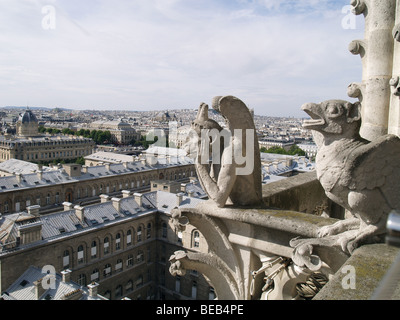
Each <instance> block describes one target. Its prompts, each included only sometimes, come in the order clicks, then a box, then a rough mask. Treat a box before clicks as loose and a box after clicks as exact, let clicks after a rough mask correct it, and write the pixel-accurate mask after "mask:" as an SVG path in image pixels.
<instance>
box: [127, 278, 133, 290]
mask: <svg viewBox="0 0 400 320" xmlns="http://www.w3.org/2000/svg"><path fill="white" fill-rule="evenodd" d="M125 291H126V293H130V292H132V291H133V281H132V280H129V281H128V282H127V284H126V285H125Z"/></svg>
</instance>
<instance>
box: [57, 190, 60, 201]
mask: <svg viewBox="0 0 400 320" xmlns="http://www.w3.org/2000/svg"><path fill="white" fill-rule="evenodd" d="M59 203H60V193H59V192H57V193H56V204H59Z"/></svg>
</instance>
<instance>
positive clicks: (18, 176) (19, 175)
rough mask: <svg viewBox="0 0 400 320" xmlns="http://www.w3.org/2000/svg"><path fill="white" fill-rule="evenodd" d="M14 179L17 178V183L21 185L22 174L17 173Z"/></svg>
mask: <svg viewBox="0 0 400 320" xmlns="http://www.w3.org/2000/svg"><path fill="white" fill-rule="evenodd" d="M15 177H16V178H17V182H18V183H21V181H22V174H20V173H17V174H16V175H15Z"/></svg>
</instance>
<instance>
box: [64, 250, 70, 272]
mask: <svg viewBox="0 0 400 320" xmlns="http://www.w3.org/2000/svg"><path fill="white" fill-rule="evenodd" d="M63 268H64V269H68V268H69V251H68V250H65V251H64V253H63Z"/></svg>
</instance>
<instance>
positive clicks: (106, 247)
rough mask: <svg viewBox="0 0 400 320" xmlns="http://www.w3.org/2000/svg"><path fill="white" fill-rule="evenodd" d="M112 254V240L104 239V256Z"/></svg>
mask: <svg viewBox="0 0 400 320" xmlns="http://www.w3.org/2000/svg"><path fill="white" fill-rule="evenodd" d="M108 253H110V240H109V239H108V237H107V238H105V239H104V254H108Z"/></svg>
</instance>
